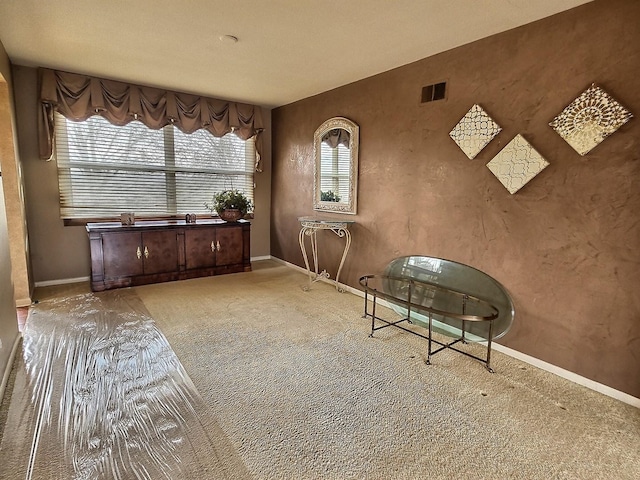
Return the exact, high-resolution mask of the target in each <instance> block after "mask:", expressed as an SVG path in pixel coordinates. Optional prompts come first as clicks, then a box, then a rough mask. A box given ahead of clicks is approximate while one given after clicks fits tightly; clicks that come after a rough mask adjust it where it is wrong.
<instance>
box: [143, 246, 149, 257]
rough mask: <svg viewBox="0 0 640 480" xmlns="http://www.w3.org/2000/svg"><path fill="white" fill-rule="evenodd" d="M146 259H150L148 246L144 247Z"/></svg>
mask: <svg viewBox="0 0 640 480" xmlns="http://www.w3.org/2000/svg"><path fill="white" fill-rule="evenodd" d="M144 258H149V249H148V248H147V247H146V246H145V247H144Z"/></svg>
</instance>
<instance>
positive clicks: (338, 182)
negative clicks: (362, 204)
mask: <svg viewBox="0 0 640 480" xmlns="http://www.w3.org/2000/svg"><path fill="white" fill-rule="evenodd" d="M320 148H321V158H322V163H321V166H320V168H321V171H320V200H322V201H329V202H343V203H348V202H349V191H350V190H349V189H350V184H349V178H350V176H349V173H350V168H351V152H350V150H349V148H348V147H345V146H344V145H342V144H338V146H337V147H334V148H332V147H330V146H329V145H327V144H326V142H322V143H321V144H320ZM329 159H330V160H329Z"/></svg>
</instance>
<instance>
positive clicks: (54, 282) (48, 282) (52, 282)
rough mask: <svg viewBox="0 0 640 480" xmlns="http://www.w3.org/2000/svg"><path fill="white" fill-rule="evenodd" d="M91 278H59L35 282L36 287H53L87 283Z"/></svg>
mask: <svg viewBox="0 0 640 480" xmlns="http://www.w3.org/2000/svg"><path fill="white" fill-rule="evenodd" d="M90 279H91V277H77V278H60V279H58V280H44V281H42V282H35V286H36V287H52V286H54V285H67V284H69V283H82V282H88V281H89V280H90Z"/></svg>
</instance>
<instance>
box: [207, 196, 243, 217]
mask: <svg viewBox="0 0 640 480" xmlns="http://www.w3.org/2000/svg"><path fill="white" fill-rule="evenodd" d="M204 206H205V207H207V208H208V209H209V210H211V211H212V212H216V213H218V214H219V213H220V212H221V211H223V210H232V209H236V210H240V213H242V216H243V217H244V216H245V215H246V214H247V213H249V212H250V211H251V210H252V209H253V203H252V202H251V200H249V199H248V198H247V196H246V195H245V194H244V193H242V192H241V191H240V190H224V191H222V192H219V193H216V194H215V195H214V196H213V198H212V201H211V203H205V204H204Z"/></svg>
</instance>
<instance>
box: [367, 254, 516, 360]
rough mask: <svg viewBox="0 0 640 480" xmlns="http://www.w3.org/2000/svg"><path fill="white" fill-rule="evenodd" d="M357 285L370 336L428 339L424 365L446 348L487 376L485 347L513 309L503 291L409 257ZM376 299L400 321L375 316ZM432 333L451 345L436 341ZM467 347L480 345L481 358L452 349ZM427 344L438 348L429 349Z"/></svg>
mask: <svg viewBox="0 0 640 480" xmlns="http://www.w3.org/2000/svg"><path fill="white" fill-rule="evenodd" d="M360 285H361V286H362V287H363V288H364V292H365V308H364V310H365V311H364V316H365V317H369V318H371V334H370V336H373V333H374V332H375V331H376V330H380V329H382V328H386V327H390V326H395V327H397V328H400V329H402V330H405V331H407V332H409V333H412V334H414V335H418V336H420V337H423V338H426V339H427V340H428V353H427V364H430V363H431V357H432V356H433V355H435V354H436V353H438V352H440V351H442V350H444V349H447V348H448V349H451V350H455V351H457V352H459V353H462V354H464V355H466V356H469V357H472V358H475V359H476V360H480V361H481V362H483V363H484V364H485V366H486V368H487V370H489V371H490V372H493V370H492V368H491V342H492V341H493V340H495V339H496V338H499V337H501V336H503V335H504V334H505V333H506V332H507V331H508V330H509V328H510V326H511V324H512V323H513V318H514V315H515V310H514V307H513V302H512V300H511V297H510V296H509V294H508V292H507V291H506V289H505V288H504V287H503V286H502V285H501V284H500V283H498V282H497V281H496V280H495V279H493V278H492V277H490V276H489V275H487V274H486V273H484V272H481V271H480V270H477V269H475V268H473V267H470V266H468V265H464V264H462V263H458V262H453V261H451V260H445V259H441V258H435V257H425V256H409V257H401V258H397V259H395V260H393V261H392V262H391V263H389V265H387V267H386V269H385V271H384V273H383V274H380V275H365V276H363V277H361V278H360ZM370 297H371V298H370ZM378 299H383V300H386V301H387V302H388V304H389V305H390V306H391V307H392V308H393V309H394V310H395V311H396V312H397V313H399V314H400V315H401V317H402V318H401V319H399V320H386V319H384V318H381V317H380V316H378V315H377V314H376V304H377V300H378ZM369 303H371V304H372V310H371V312H370V311H369ZM376 322H377V325H378V326H376ZM403 322H408V323H411V324H414V325H418V326H421V327H424V328H426V329H427V334H426V335H425V334H423V333H421V332H420V331H417V330H416V329H409V328H405V327H403V326H402V325H400V324H401V323H403ZM380 324H382V325H380ZM434 332H437V333H440V334H442V335H446V336H448V337H451V338H453V340H452V341H450V342H443V341H440V340H437V339H435V338H434V337H433V333H434ZM469 342H486V345H487V354H486V358H481V357H478V356H476V355H472V354H471V353H469V352H466V351H464V350H461V349H460V348H458V346H459V345H458V344H460V343H462V344H465V343H469ZM433 343H435V344H436V345H438V346H439V347H436V348H435V349H434V348H433Z"/></svg>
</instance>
